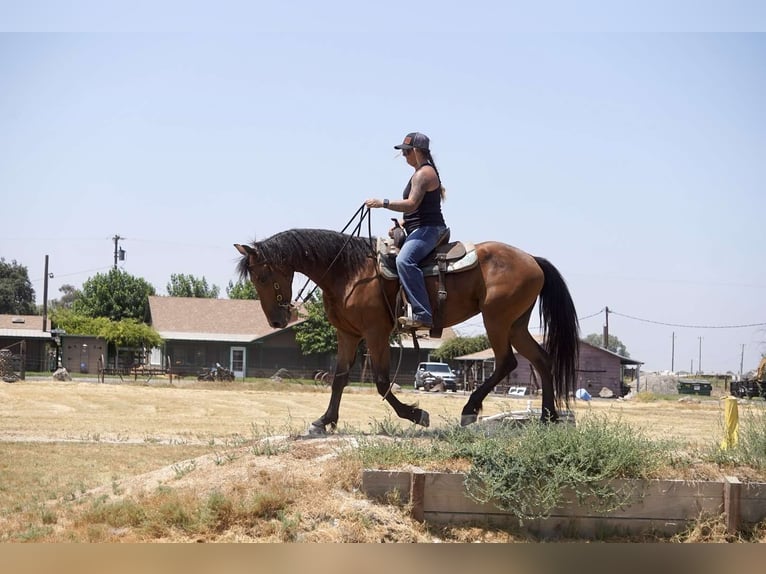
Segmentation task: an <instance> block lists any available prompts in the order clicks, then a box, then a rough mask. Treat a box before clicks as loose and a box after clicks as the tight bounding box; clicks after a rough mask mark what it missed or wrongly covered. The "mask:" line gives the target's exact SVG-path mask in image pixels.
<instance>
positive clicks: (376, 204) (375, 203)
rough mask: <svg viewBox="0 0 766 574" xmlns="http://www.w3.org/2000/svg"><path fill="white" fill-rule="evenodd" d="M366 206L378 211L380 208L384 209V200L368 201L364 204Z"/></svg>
mask: <svg viewBox="0 0 766 574" xmlns="http://www.w3.org/2000/svg"><path fill="white" fill-rule="evenodd" d="M364 204H365V205H366V206H367V207H369V208H370V209H376V208H378V207H383V200H382V199H368V200H366V201H365V202H364Z"/></svg>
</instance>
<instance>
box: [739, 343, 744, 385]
mask: <svg viewBox="0 0 766 574" xmlns="http://www.w3.org/2000/svg"><path fill="white" fill-rule="evenodd" d="M744 362H745V344H744V343H742V352H741V353H740V355H739V380H740V381H741V380H742V365H743V364H744Z"/></svg>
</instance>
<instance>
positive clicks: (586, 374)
mask: <svg viewBox="0 0 766 574" xmlns="http://www.w3.org/2000/svg"><path fill="white" fill-rule="evenodd" d="M534 337H535V339H536V340H537V342H538V343H542V336H540V335H537V336H534ZM579 353H580V357H579V363H578V368H577V385H576V388H583V389H585V390H587V391H588V393H590V394H591V395H592V396H598V395H599V393H600V392H601V389H603V388H607V389H609V390H610V391H612V393H613V394H614V396H615V397H621V396H623V395H624V394H625V389H624V388H623V384H622V381H623V377H624V375H625V370H626V369H627V368H628V366H629V365H630V366H634V367H635V372H636V373H637V374H638V373H639V371H640V366H641V365H642V364H643V363H642V362H641V361H635V360H633V359H629V358H627V357H623V356H621V355H618V354H617V353H613V352H612V351H609V350H607V349H604V348H602V347H598V346H595V345H591V344H590V343H586V342H585V341H583V340H580V349H579ZM514 355H515V356H516V360H517V361H518V366H517V367H516V368H515V369H514V370H513V371H512V372H511V374H510V375H508V376H507V377H505V378H504V379H503V380H502V381H500V383H498V384H497V386H495V392H499V393H503V394H504V393H506V392H507V390H508V388H509V387H524V386H526V387H529V388H531V389H532V391H533V392H535V391H537V390H539V388H540V387H539V385H540V378H539V376H538V375H537V373H536V372H535V370H534V368H533V367H532V365H531V363H530V362H529V361H528V360H527V359H526V358H524V357H522V356H521V355H520V354H519V353H518V352H517V351H516V350H515V349H514ZM455 360H456V361H460V362H461V363H462V364H463V365H464V368H463V370H464V372H465V380H466V381H467V383H468V386H469V388H471V386H472V385H475V384H476V382H481V381H484V380H485V379H487V378H488V377H489V376H490V375H491V374H492V372H493V371H494V369H495V354H494V352H493V351H492V349H485V350H483V351H479V352H476V353H471V354H468V355H462V356H460V357H456V358H455ZM631 370H633V369H631ZM637 376H638V375H637Z"/></svg>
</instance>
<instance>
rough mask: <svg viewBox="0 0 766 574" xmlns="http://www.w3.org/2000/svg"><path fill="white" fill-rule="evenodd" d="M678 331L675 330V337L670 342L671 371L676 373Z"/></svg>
mask: <svg viewBox="0 0 766 574" xmlns="http://www.w3.org/2000/svg"><path fill="white" fill-rule="evenodd" d="M675 364H676V332H675V331H673V338H672V340H671V343H670V372H671V373H675V372H676V368H675Z"/></svg>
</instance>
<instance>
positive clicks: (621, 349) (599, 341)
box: [585, 333, 630, 358]
mask: <svg viewBox="0 0 766 574" xmlns="http://www.w3.org/2000/svg"><path fill="white" fill-rule="evenodd" d="M585 342H586V343H590V344H591V345H595V346H596V347H603V346H604V344H603V343H604V336H603V335H599V334H598V333H591V334H590V335H588V336H587V337H585ZM606 349H607V351H612V352H613V353H617V354H618V355H620V356H621V357H625V358H630V353H628V349H627V348H625V343H623V342H622V341H620V340H619V339H618V338H617V337H615V336H614V335H609V340H608V345H607V346H606Z"/></svg>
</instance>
